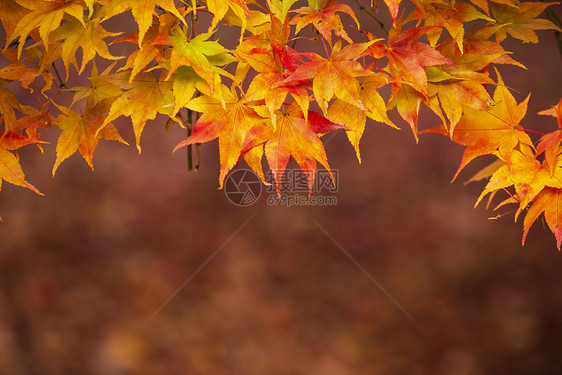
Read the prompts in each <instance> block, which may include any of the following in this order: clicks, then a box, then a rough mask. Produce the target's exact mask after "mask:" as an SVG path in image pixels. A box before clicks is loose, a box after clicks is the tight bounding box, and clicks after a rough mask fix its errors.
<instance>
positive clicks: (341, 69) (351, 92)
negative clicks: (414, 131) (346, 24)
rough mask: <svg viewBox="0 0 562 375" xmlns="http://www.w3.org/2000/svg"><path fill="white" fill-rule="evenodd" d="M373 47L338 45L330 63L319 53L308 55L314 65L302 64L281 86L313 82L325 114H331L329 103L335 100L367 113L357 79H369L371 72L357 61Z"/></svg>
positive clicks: (338, 43)
mask: <svg viewBox="0 0 562 375" xmlns="http://www.w3.org/2000/svg"><path fill="white" fill-rule="evenodd" d="M372 43H373V42H368V43H354V44H349V45H347V46H345V47H343V48H341V41H338V42H336V43H335V45H334V47H333V49H332V53H331V56H330V58H329V59H324V58H323V57H322V56H320V55H318V54H316V53H307V54H306V57H307V58H308V59H310V60H312V61H310V62H305V63H302V64H300V65H299V67H298V68H297V69H296V70H295V71H294V72H293V73H291V74H290V75H289V76H288V77H287V78H286V79H285V80H283V81H281V82H280V84H287V83H289V82H294V81H304V80H307V79H313V82H312V91H313V92H314V97H315V99H316V102H317V103H318V105H319V106H320V108H321V109H322V111H323V112H324V113H327V109H328V101H330V100H331V99H332V98H333V97H334V96H336V97H337V98H339V99H340V100H343V101H344V102H347V103H350V104H354V105H356V106H357V107H359V108H361V109H366V108H365V106H364V105H363V103H362V102H361V99H360V94H359V82H358V81H357V80H356V79H355V77H360V76H366V75H369V74H370V72H369V71H368V70H366V69H364V68H363V66H362V65H361V64H360V63H359V62H357V61H355V60H356V59H358V58H359V57H361V56H362V55H363V53H364V52H365V51H366V50H367V48H368V47H369V46H370V45H371V44H372Z"/></svg>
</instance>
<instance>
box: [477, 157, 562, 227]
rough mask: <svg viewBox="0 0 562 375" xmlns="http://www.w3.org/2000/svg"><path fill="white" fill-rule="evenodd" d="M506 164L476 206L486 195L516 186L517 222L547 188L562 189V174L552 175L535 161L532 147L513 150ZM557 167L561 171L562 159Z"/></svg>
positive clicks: (493, 177)
mask: <svg viewBox="0 0 562 375" xmlns="http://www.w3.org/2000/svg"><path fill="white" fill-rule="evenodd" d="M506 162H507V163H506V164H505V165H504V166H503V167H501V168H500V169H498V170H497V171H496V172H494V174H493V175H492V177H490V181H489V182H488V184H487V185H486V188H485V189H484V191H483V192H482V194H480V197H479V198H478V200H477V201H476V205H477V204H478V203H479V202H480V201H481V200H482V198H483V197H484V196H485V195H486V194H488V193H490V192H493V191H496V190H499V189H505V188H507V187H510V186H514V187H515V191H516V193H517V197H518V199H519V209H518V210H517V212H516V214H515V220H517V217H518V216H519V214H520V213H521V211H522V210H523V209H525V208H526V207H527V206H528V204H529V203H531V202H532V201H533V200H534V199H535V197H536V196H537V195H538V194H539V193H540V192H541V191H542V190H543V189H544V188H545V187H547V186H548V187H553V188H562V172H558V171H557V173H555V174H551V173H550V172H549V171H548V169H547V168H545V166H544V165H542V164H541V163H540V162H539V161H538V160H536V159H535V156H534V154H533V152H532V151H531V149H530V147H522V150H521V151H519V150H513V151H512V152H511V154H510V155H509V159H507V160H506ZM556 166H557V167H558V168H557V169H558V170H560V166H562V158H560V159H559V160H557V162H556Z"/></svg>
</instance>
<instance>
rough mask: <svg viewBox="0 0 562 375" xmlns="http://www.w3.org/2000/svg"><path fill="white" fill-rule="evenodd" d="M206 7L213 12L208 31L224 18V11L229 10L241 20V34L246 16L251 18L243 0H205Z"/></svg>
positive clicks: (245, 22)
mask: <svg viewBox="0 0 562 375" xmlns="http://www.w3.org/2000/svg"><path fill="white" fill-rule="evenodd" d="M205 3H206V4H207V8H208V9H209V11H210V12H211V13H213V15H214V17H213V21H212V23H211V27H210V29H209V31H211V30H213V29H215V27H217V24H218V23H219V21H220V20H222V19H223V18H224V16H225V15H226V12H228V10H231V11H232V12H233V13H234V14H235V15H236V16H237V17H238V19H240V20H241V21H242V25H241V26H242V27H241V29H242V30H241V34H240V35H243V34H244V30H245V29H246V24H247V22H248V21H247V20H248V18H251V13H250V9H248V6H247V5H246V2H245V1H244V0H206V1H205Z"/></svg>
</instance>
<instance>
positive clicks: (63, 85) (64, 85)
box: [51, 62, 68, 89]
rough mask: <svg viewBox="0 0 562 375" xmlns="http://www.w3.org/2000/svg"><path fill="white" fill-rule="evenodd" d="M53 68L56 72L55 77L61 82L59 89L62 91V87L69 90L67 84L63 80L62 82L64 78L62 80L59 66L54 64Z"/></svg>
mask: <svg viewBox="0 0 562 375" xmlns="http://www.w3.org/2000/svg"><path fill="white" fill-rule="evenodd" d="M51 67H52V68H53V70H54V71H55V75H56V76H57V79H58V80H59V89H60V88H61V87H64V88H65V89H67V88H68V87H67V86H66V84H65V83H64V82H63V80H62V78H61V76H60V73H59V70H58V69H57V66H56V65H55V63H54V62H53V63H52V64H51Z"/></svg>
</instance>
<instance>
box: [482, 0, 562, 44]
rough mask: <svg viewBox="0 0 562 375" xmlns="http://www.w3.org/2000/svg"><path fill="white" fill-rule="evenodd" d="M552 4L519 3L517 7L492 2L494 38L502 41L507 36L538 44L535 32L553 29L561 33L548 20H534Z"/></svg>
mask: <svg viewBox="0 0 562 375" xmlns="http://www.w3.org/2000/svg"><path fill="white" fill-rule="evenodd" d="M552 4H553V3H550V4H549V3H541V2H534V3H519V4H518V5H517V6H513V5H507V4H498V3H497V2H492V11H493V13H494V18H495V19H496V26H497V31H496V38H497V40H498V41H500V42H501V41H502V40H504V39H505V38H506V36H507V34H509V35H511V36H512V37H513V38H516V39H519V40H522V41H524V42H527V43H538V41H539V38H538V37H537V34H536V33H535V30H550V29H554V30H557V31H562V29H560V28H559V27H558V26H556V25H555V24H553V23H552V22H550V21H549V20H545V19H541V18H536V17H537V16H538V15H539V14H541V13H542V12H543V11H544V10H545V9H546V8H547V7H548V6H550V5H552Z"/></svg>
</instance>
